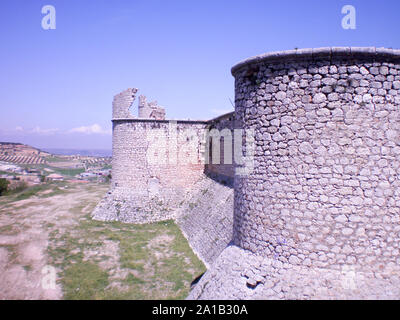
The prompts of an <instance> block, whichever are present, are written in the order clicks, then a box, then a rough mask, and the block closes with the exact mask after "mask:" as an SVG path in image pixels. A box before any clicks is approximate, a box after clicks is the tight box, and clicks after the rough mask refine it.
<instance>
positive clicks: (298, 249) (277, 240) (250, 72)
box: [232, 48, 400, 270]
mask: <svg viewBox="0 0 400 320" xmlns="http://www.w3.org/2000/svg"><path fill="white" fill-rule="evenodd" d="M232 74H233V75H234V77H235V95H236V97H235V98H236V103H235V105H236V109H235V116H236V118H235V121H236V122H237V124H238V125H239V126H240V127H243V128H244V129H254V130H255V136H256V151H255V159H254V162H255V165H254V172H253V173H252V174H250V175H248V176H236V177H235V199H234V201H235V204H234V243H235V245H237V246H239V247H241V248H244V249H247V250H250V251H251V252H253V253H256V254H259V255H263V256H270V257H271V256H274V257H276V259H278V260H280V261H282V262H284V263H286V262H288V263H290V264H292V265H305V266H314V267H321V268H326V267H329V268H333V269H340V268H341V266H343V265H351V266H353V267H355V268H356V269H363V270H366V269H371V270H380V269H382V268H383V266H393V268H395V269H398V265H399V263H400V233H399V232H400V179H399V177H400V54H399V50H389V49H375V48H351V49H350V48H322V49H314V50H297V51H286V52H279V53H272V54H267V55H264V56H259V57H255V58H251V59H249V60H247V61H244V62H242V63H240V64H238V65H236V66H235V67H233V69H232Z"/></svg>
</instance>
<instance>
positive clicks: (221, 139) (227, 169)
mask: <svg viewBox="0 0 400 320" xmlns="http://www.w3.org/2000/svg"><path fill="white" fill-rule="evenodd" d="M234 117H235V115H234V113H233V112H231V113H227V114H224V115H222V116H219V117H217V118H215V119H212V120H210V121H209V122H208V126H207V129H208V135H207V139H208V140H207V142H208V143H207V144H206V153H205V157H206V159H207V161H206V165H205V168H204V171H205V174H207V175H208V176H210V177H212V178H214V179H216V180H218V181H220V182H223V183H226V184H229V185H233V179H234V175H235V171H234V166H233V163H234V161H235V159H234V155H233V153H234V137H235V135H234V128H235V124H234V123H235V121H234ZM225 146H226V147H225ZM225 151H227V152H225ZM215 153H217V154H216V155H215ZM218 154H219V157H218Z"/></svg>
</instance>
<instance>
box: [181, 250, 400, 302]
mask: <svg viewBox="0 0 400 320" xmlns="http://www.w3.org/2000/svg"><path fill="white" fill-rule="evenodd" d="M399 297H400V277H399V273H395V272H393V269H392V268H391V267H390V266H385V267H384V268H383V269H382V270H380V272H379V273H374V272H372V271H365V272H364V271H361V272H360V271H356V270H355V269H354V268H352V267H351V266H347V267H345V268H342V269H341V270H334V269H329V268H318V267H314V268H310V267H307V266H304V265H293V264H291V263H288V262H282V261H280V260H278V259H275V258H274V257H273V256H272V257H265V256H260V255H256V254H254V253H252V252H250V251H248V250H245V249H242V248H239V247H237V246H228V247H227V248H226V249H225V250H224V251H223V252H222V253H221V255H219V256H218V258H217V259H216V261H215V262H214V263H213V265H212V266H211V268H210V269H209V270H208V271H207V272H206V273H205V274H204V275H203V277H202V278H201V279H200V281H199V282H198V283H197V284H196V285H195V287H194V288H193V290H192V291H191V292H190V294H189V296H188V297H187V299H190V300H193V299H201V300H214V299H216V300H250V299H252V300H258V299H263V300H264V299H271V300H277V299H291V300H292V299H301V300H306V299H307V300H308V299H318V300H320V299H355V300H359V299H391V300H392V299H396V300H398V299H399Z"/></svg>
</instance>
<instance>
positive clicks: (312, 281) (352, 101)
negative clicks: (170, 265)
mask: <svg viewBox="0 0 400 320" xmlns="http://www.w3.org/2000/svg"><path fill="white" fill-rule="evenodd" d="M232 74H233V76H234V77H235V112H234V114H231V115H227V116H223V117H222V120H223V121H221V119H218V120H217V121H215V119H214V120H212V121H186V122H185V121H176V123H175V124H176V126H177V128H178V132H180V131H179V130H181V131H182V132H183V131H185V130H183V129H188V128H189V129H191V131H192V133H193V134H192V135H191V138H192V139H194V140H191V139H188V137H187V136H185V137H181V140H179V138H178V139H177V140H176V141H178V143H177V145H176V150H177V152H178V153H179V151H180V150H181V149H182V148H183V149H185V146H186V147H187V145H188V143H189V141H194V143H192V144H191V146H196V147H195V148H186V149H185V150H189V153H194V156H195V158H197V159H198V163H196V164H192V163H191V164H179V163H174V164H173V163H172V162H171V161H169V162H167V163H168V165H164V166H161V167H160V166H155V167H152V166H151V165H149V164H148V163H146V162H144V161H143V159H144V158H145V153H146V151H147V149H146V146H145V145H144V141H146V139H144V138H145V137H146V136H148V135H151V134H152V132H154V131H153V130H156V129H157V130H159V131H157V135H158V136H160V135H164V136H168V132H171V131H169V126H170V125H171V124H170V123H168V122H167V121H166V120H155V119H133V118H132V117H130V116H128V115H127V114H126V110H125V109H127V108H125V107H124V108H122V109H124V110H120V109H119V103H120V102H119V101H124V103H126V106H128V105H130V103H131V102H129V101H130V99H131V98H129V97H134V94H135V93H136V91H135V89H134V90H131V91H128V93H126V92H124V93H122V94H120V95H118V96H116V98H115V99H114V113H113V132H114V134H113V187H112V190H111V193H110V194H109V196H110V197H111V198H112V199H113V201H115V199H119V198H120V197H122V196H121V195H122V194H124V195H125V196H123V197H125V199H127V198H126V197H127V196H126V194H129V196H128V197H131V198H132V202H130V203H129V204H128V205H127V209H126V210H125V211H123V212H122V215H121V212H120V213H119V215H118V214H117V213H115V212H114V213H110V212H112V210H110V212H106V211H104V210H103V211H102V212H103V213H100V211H101V210H98V211H97V213H96V212H95V215H94V216H95V217H96V218H101V219H103V220H109V219H120V220H123V221H131V222H139V221H150V220H152V219H164V218H169V217H171V216H173V214H172V213H174V212H180V211H179V210H175V209H176V208H178V207H179V205H178V203H179V192H181V191H184V192H186V191H188V190H189V192H194V190H191V188H192V186H194V185H195V183H196V181H197V180H198V179H200V178H201V176H202V175H203V173H204V172H205V173H212V174H213V178H215V179H217V178H220V176H225V177H230V178H231V179H232V181H233V189H234V204H233V232H232V240H233V241H232V243H231V244H230V245H229V246H227V247H226V248H225V249H224V250H223V251H222V252H221V254H219V256H218V258H216V259H214V260H213V261H211V263H208V265H209V266H210V268H209V270H208V271H207V272H206V274H205V275H204V276H203V277H202V279H201V280H200V282H199V283H198V284H197V285H196V286H195V288H194V289H193V291H192V292H191V294H190V296H189V298H191V299H203V298H204V299H214V298H216V299H251V298H271V299H277V298H280V299H308V298H394V299H398V298H400V267H399V265H400V158H399V157H400V136H399V134H400V50H393V49H384V48H373V47H371V48H369V47H368V48H348V47H343V48H342V47H333V48H319V49H302V50H292V51H283V52H274V53H269V54H265V55H261V56H257V57H253V58H250V59H248V60H245V61H243V62H241V63H239V64H237V65H235V66H234V67H233V68H232ZM116 106H117V107H116ZM161 113H162V112H159V111H157V112H155V113H154V115H155V114H157V116H158V115H159V114H161ZM146 114H148V115H151V114H152V113H150V114H149V113H146ZM120 116H121V117H120ZM224 121H225V122H226V123H227V127H228V128H229V130H232V129H233V128H242V129H244V130H245V131H248V130H252V131H253V132H254V133H255V137H254V140H255V152H254V170H253V171H252V172H251V173H250V174H248V175H235V174H234V172H235V169H236V168H237V166H238V164H237V163H235V162H234V161H233V164H232V165H229V164H228V165H224V166H222V165H218V164H210V165H206V164H205V163H204V159H205V158H207V157H208V156H209V154H208V153H207V152H206V151H207V150H206V149H207V147H205V146H206V145H207V146H208V144H207V143H206V141H207V137H206V136H204V129H207V128H210V127H215V126H217V127H218V126H219V127H220V126H221V123H223V122H224ZM178 136H179V133H178ZM195 137H197V140H196V139H195ZM179 141H180V142H179ZM168 148H169V149H170V148H171V146H169V147H168ZM245 148H246V146H245V145H243V149H244V150H243V154H244V153H246V150H245ZM174 150H175V149H174ZM194 150H195V151H194ZM191 156H193V154H191ZM210 176H212V175H210ZM133 188H134V196H132V191H133ZM151 190H153V191H154V192H153V191H151ZM123 197H122V198H123ZM154 197H156V198H157V199H162V200H160V201H161V202H162V203H163V204H164V203H168V208H170V209H171V208H172V209H171V212H172V213H171V214H170V215H169V214H168V213H166V212H163V211H160V210H159V209H160V208H161V209H162V208H163V206H162V205H157V206H158V207H157V208H156V209H157V210H154V212H153V213H149V212H147V213H146V215H145V217H144V214H143V212H144V211H143V207H146V208H147V207H148V206H150V208H154V206H155V203H157V202H156V201H158V200H154ZM143 203H146V205H143ZM135 208H136V209H135ZM203 214H204V215H207V212H204V213H203ZM206 227H207V226H206ZM210 228H212V226H211V227H210ZM188 238H189V241H190V237H188Z"/></svg>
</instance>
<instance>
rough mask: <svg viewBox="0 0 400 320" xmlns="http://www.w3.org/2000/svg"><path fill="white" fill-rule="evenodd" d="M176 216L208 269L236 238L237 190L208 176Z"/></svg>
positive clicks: (189, 195)
mask: <svg viewBox="0 0 400 320" xmlns="http://www.w3.org/2000/svg"><path fill="white" fill-rule="evenodd" d="M175 216H176V222H177V223H178V225H179V227H180V228H181V230H182V232H183V234H184V235H185V237H186V238H187V239H188V241H189V244H190V246H191V247H192V249H193V251H194V252H195V253H196V254H197V255H198V256H199V258H200V259H201V260H202V261H203V262H204V264H205V265H206V267H207V268H208V267H210V266H211V265H212V264H213V263H214V261H215V260H216V259H217V257H218V256H219V255H220V254H221V252H222V251H223V250H224V249H225V248H226V246H227V245H228V244H229V243H230V242H231V241H232V232H233V228H232V226H233V189H232V188H231V187H228V186H224V185H222V184H221V183H218V182H216V181H215V180H213V179H210V178H207V177H204V178H203V179H201V180H200V181H199V182H198V183H196V184H195V185H194V186H193V191H192V192H190V193H189V194H188V197H186V198H185V200H184V203H183V205H182V206H181V207H180V208H179V209H178V210H177V213H176V215H175Z"/></svg>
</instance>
